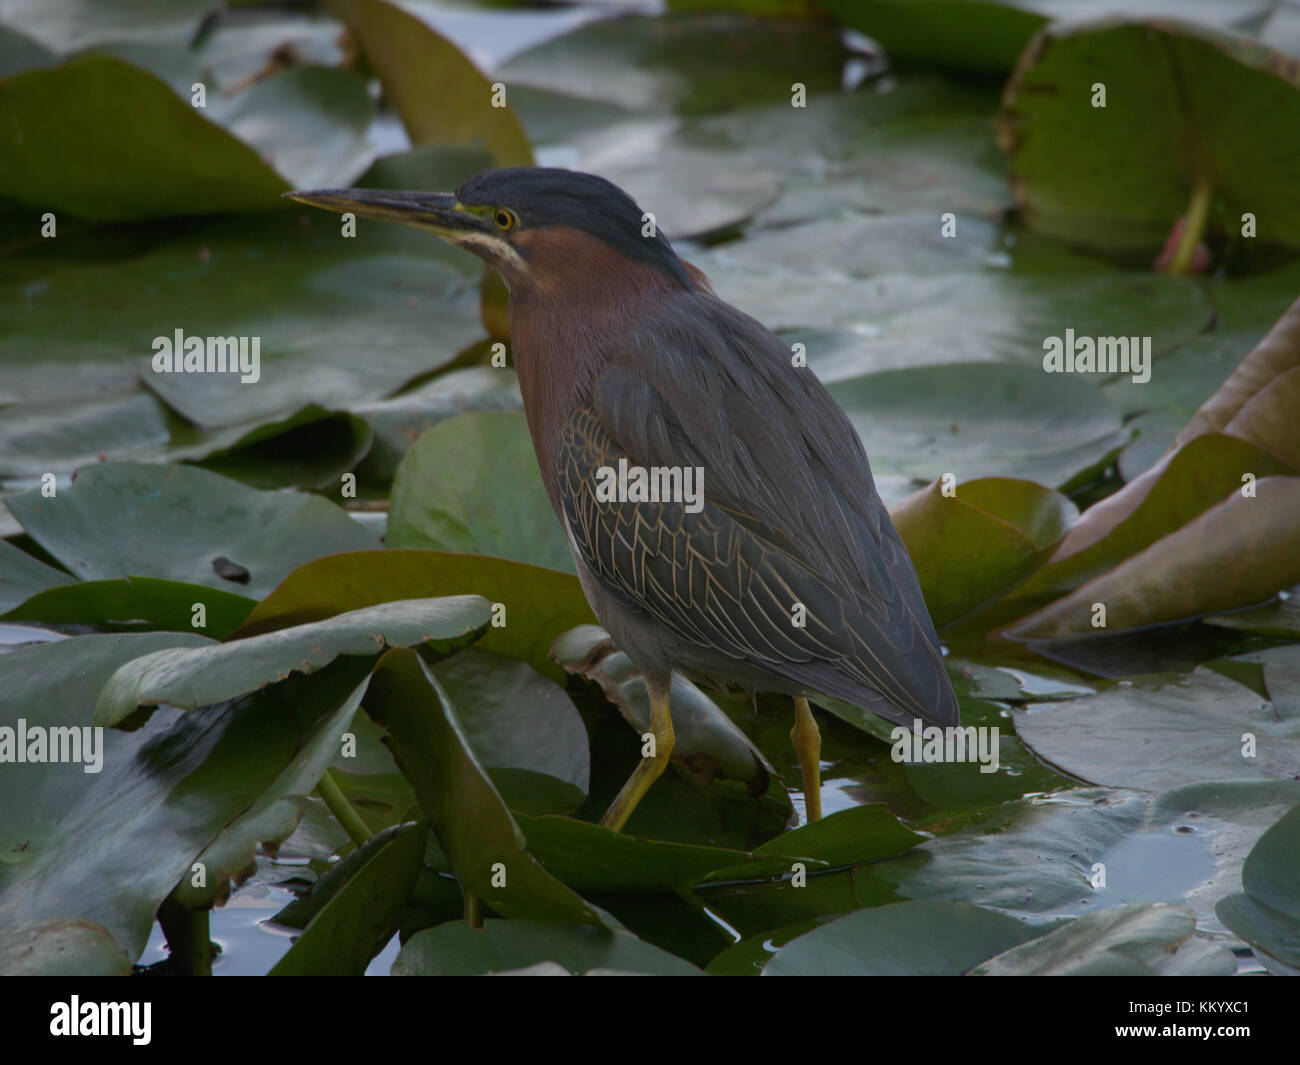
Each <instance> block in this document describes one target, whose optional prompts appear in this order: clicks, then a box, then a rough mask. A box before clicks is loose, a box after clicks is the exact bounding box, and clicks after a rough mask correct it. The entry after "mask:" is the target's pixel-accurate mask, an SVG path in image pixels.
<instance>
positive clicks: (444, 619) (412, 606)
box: [95, 595, 489, 726]
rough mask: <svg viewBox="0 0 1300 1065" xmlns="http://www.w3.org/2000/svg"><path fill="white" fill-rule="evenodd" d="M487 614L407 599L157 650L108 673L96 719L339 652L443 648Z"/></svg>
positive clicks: (269, 680)
mask: <svg viewBox="0 0 1300 1065" xmlns="http://www.w3.org/2000/svg"><path fill="white" fill-rule="evenodd" d="M488 614H489V607H488V602H487V600H485V599H483V598H482V597H479V596H470V595H465V596H448V597H446V598H442V599H410V600H403V601H400V602H396V603H383V604H381V605H379V606H373V607H366V608H364V609H362V610H353V611H350V612H348V613H346V614H340V615H338V616H337V617H334V618H330V619H329V620H328V621H316V622H312V623H310V624H307V625H298V626H295V627H293V628H288V629H280V630H279V631H277V632H268V633H266V634H265V635H262V636H249V637H246V638H244V639H241V640H231V641H229V642H227V643H223V644H218V645H216V646H213V647H204V648H196V649H190V650H181V649H172V650H166V651H155V652H154V653H153V654H149V655H145V656H143V657H141V658H138V659H136V660H135V661H134V662H130V663H128V664H126V665H124V666H123V667H122V668H121V669H119V670H118V671H117V672H116V673H114V674H113V676H112V677H110V678H109V681H108V683H107V684H105V685H104V689H103V691H102V692H100V695H99V701H98V703H97V704H96V706H95V723H96V724H97V725H106V726H111V725H116V724H118V723H120V722H121V721H122V720H123V719H124V718H126V717H128V716H129V715H131V714H133V713H135V710H136V707H138V706H141V705H146V706H156V705H158V704H161V703H166V704H168V705H170V706H178V707H181V708H183V709H187V710H193V709H197V708H198V707H200V706H210V705H212V704H214V703H218V702H222V701H224V700H228V699H234V698H236V697H238V696H240V695H244V694H246V693H248V692H251V691H256V690H258V689H259V688H263V687H265V686H266V685H268V684H274V683H275V682H276V681H279V680H283V679H284V678H286V677H288V676H289V675H290V674H291V673H304V674H311V673H315V672H317V671H318V670H321V669H323V668H325V667H326V666H327V665H329V664H330V663H331V662H333V661H334V659H336V658H338V657H339V656H341V655H344V656H376V657H377V656H379V655H381V654H382V653H383V652H384V651H385V650H386V649H387V648H389V647H409V646H414V645H418V644H423V643H427V642H433V643H435V644H437V645H439V646H440V648H442V649H444V650H445V649H449V648H451V647H455V646H456V645H458V644H464V643H465V642H467V641H468V640H472V639H473V638H474V637H475V636H477V635H478V632H479V630H481V629H483V628H484V627H485V626H486V625H487V623H488Z"/></svg>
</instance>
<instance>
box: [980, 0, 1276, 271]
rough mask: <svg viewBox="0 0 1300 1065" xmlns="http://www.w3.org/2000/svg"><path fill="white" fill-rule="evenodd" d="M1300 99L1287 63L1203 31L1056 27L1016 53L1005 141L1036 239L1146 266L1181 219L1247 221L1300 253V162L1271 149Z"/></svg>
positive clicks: (1217, 223)
mask: <svg viewBox="0 0 1300 1065" xmlns="http://www.w3.org/2000/svg"><path fill="white" fill-rule="evenodd" d="M1099 84H1100V85H1104V86H1105V90H1104V91H1105V92H1106V93H1107V96H1108V99H1107V106H1106V107H1100V106H1096V105H1094V103H1093V101H1094V99H1095V95H1094V94H1095V93H1097V92H1098V90H1097V88H1096V86H1097V85H1099ZM1298 90H1300V74H1297V72H1296V70H1295V63H1294V60H1292V59H1291V58H1290V57H1288V56H1285V55H1283V54H1281V53H1278V52H1274V51H1272V50H1271V49H1269V48H1267V47H1264V46H1262V45H1259V44H1256V43H1255V42H1253V41H1249V40H1246V39H1244V38H1241V37H1236V36H1231V35H1227V34H1223V33H1219V32H1216V31H1214V30H1211V29H1209V28H1206V27H1203V26H1197V25H1194V24H1192V23H1186V22H1177V23H1175V22H1161V21H1155V20H1143V21H1137V20H1134V21H1126V20H1125V21H1122V20H1118V19H1110V20H1105V21H1099V22H1094V23H1085V24H1072V25H1060V24H1058V25H1053V26H1050V27H1047V28H1045V29H1044V30H1043V31H1042V32H1040V33H1039V34H1038V35H1037V36H1036V37H1035V38H1034V40H1033V42H1032V43H1031V44H1030V45H1029V46H1028V47H1027V48H1026V49H1025V52H1024V54H1023V55H1022V56H1021V57H1020V60H1019V63H1018V65H1017V68H1016V71H1015V73H1014V74H1013V75H1012V77H1011V81H1010V82H1009V83H1008V85H1007V88H1006V93H1005V96H1004V101H1005V103H1004V108H1003V112H1002V114H1001V116H1000V119H999V126H998V142H999V144H1000V145H1001V146H1002V148H1003V150H1004V151H1005V152H1006V153H1007V155H1008V156H1009V157H1010V160H1011V166H1012V170H1013V174H1012V186H1013V188H1014V189H1015V190H1016V194H1017V198H1018V199H1019V201H1020V204H1021V215H1022V218H1023V220H1024V222H1025V224H1026V225H1027V226H1028V227H1029V228H1030V229H1032V230H1034V231H1035V232H1038V233H1042V234H1045V235H1048V236H1051V237H1053V238H1055V239H1059V240H1063V241H1067V242H1069V243H1071V244H1075V245H1080V246H1084V247H1088V248H1092V249H1095V250H1099V251H1106V252H1115V253H1128V254H1135V255H1139V256H1142V257H1145V258H1146V259H1147V261H1150V260H1151V259H1154V258H1155V256H1156V254H1157V252H1159V251H1160V248H1161V246H1162V245H1163V244H1164V242H1165V240H1166V238H1167V237H1168V235H1169V233H1170V231H1171V230H1172V229H1173V227H1174V224H1175V222H1177V221H1178V219H1179V218H1181V217H1183V216H1184V214H1187V215H1189V216H1192V217H1193V218H1194V221H1193V222H1192V223H1191V224H1192V225H1193V226H1194V227H1195V229H1194V230H1193V233H1196V232H1198V231H1199V230H1200V229H1201V228H1203V227H1204V226H1205V225H1206V223H1207V222H1208V227H1209V230H1210V231H1211V232H1213V233H1215V234H1224V235H1226V237H1227V239H1229V240H1236V239H1240V237H1239V234H1240V233H1241V229H1242V224H1243V221H1242V219H1243V215H1245V214H1251V215H1252V216H1253V217H1256V218H1258V219H1259V221H1260V227H1261V228H1260V230H1259V233H1260V236H1261V239H1263V240H1266V241H1268V242H1270V243H1273V244H1282V245H1286V246H1289V247H1292V248H1294V247H1297V246H1300V207H1297V205H1296V202H1295V198H1294V197H1292V196H1290V195H1289V194H1288V192H1287V191H1286V190H1288V189H1292V188H1295V187H1296V185H1297V184H1300V159H1297V158H1296V156H1295V155H1294V154H1292V153H1285V152H1283V153H1278V152H1276V151H1274V150H1273V147H1272V146H1273V145H1275V144H1279V143H1282V142H1283V140H1284V139H1285V138H1286V137H1287V135H1288V134H1287V131H1288V130H1290V129H1293V128H1294V127H1295V125H1296V123H1297V121H1300V91H1298ZM1243 116H1250V117H1249V121H1244V120H1243ZM1190 239H1192V241H1193V244H1194V241H1195V237H1194V236H1193V237H1192V238H1190Z"/></svg>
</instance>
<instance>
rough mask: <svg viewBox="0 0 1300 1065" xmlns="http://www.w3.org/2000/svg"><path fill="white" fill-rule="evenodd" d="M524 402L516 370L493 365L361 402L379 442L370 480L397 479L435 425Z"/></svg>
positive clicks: (367, 469)
mask: <svg viewBox="0 0 1300 1065" xmlns="http://www.w3.org/2000/svg"><path fill="white" fill-rule="evenodd" d="M523 407H524V401H523V397H522V396H521V395H520V394H519V380H518V378H516V377H515V372H514V371H513V370H508V369H504V368H503V369H494V368H490V367H487V366H468V367H466V368H465V369H463V370H452V371H450V372H449V373H445V374H440V375H439V376H437V377H435V378H433V380H431V381H429V382H427V383H426V384H423V385H419V386H417V387H416V388H413V389H411V390H410V391H407V392H402V393H400V394H398V395H396V396H393V397H392V398H391V399H381V400H372V401H371V402H369V403H362V404H359V405H358V406H356V407H354V408H353V413H355V414H357V415H359V416H360V417H362V418H364V419H365V420H366V421H367V422H368V423H369V424H370V426H371V428H372V429H373V430H374V444H373V445H372V446H371V449H370V453H369V454H368V455H367V456H366V462H365V466H364V468H363V471H362V472H364V473H365V474H366V479H367V480H372V481H380V482H386V481H391V480H392V479H393V477H394V476H395V475H396V473H397V467H398V465H399V463H400V462H401V461H402V458H403V456H404V455H405V454H406V453H407V452H408V451H409V450H410V449H411V447H412V446H413V445H414V444H415V442H416V441H417V440H418V439H419V438H420V436H421V435H422V434H423V433H425V432H427V431H428V430H430V429H432V428H433V427H434V426H435V425H438V424H440V423H442V422H444V421H447V420H448V419H449V418H454V417H456V415H458V414H465V413H469V412H471V411H521V410H523ZM475 460H476V461H477V460H478V457H477V456H475ZM486 461H491V459H490V458H488V459H486ZM521 474H522V471H521Z"/></svg>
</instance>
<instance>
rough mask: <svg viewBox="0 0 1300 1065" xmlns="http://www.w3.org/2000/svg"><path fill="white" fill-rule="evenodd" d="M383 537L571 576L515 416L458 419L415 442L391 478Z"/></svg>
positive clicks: (524, 431)
mask: <svg viewBox="0 0 1300 1065" xmlns="http://www.w3.org/2000/svg"><path fill="white" fill-rule="evenodd" d="M386 539H387V543H388V544H389V545H391V546H392V547H397V548H403V547H424V548H436V549H440V550H444V551H456V552H461V553H465V554H476V555H496V556H498V557H500V558H510V559H514V560H516V561H518V562H531V563H533V564H534V565H538V566H545V567H547V568H549V569H557V570H564V571H566V572H569V573H572V572H573V552H572V551H571V550H570V548H569V544H568V541H567V540H566V539H565V537H564V533H563V532H562V531H561V527H560V523H559V520H558V519H557V518H556V517H555V511H554V510H553V509H552V508H551V501H550V500H549V499H548V498H547V495H546V490H545V488H543V487H542V479H541V475H540V474H539V473H538V472H537V459H536V458H535V457H534V453H533V441H532V437H531V436H530V435H529V433H528V423H527V421H526V420H525V418H524V416H523V414H522V413H518V414H516V413H505V412H499V413H498V412H481V413H472V414H461V415H459V416H457V417H454V418H450V419H448V420H447V421H444V422H441V423H440V424H438V425H437V426H435V427H434V428H433V429H431V430H430V431H429V432H428V433H426V434H425V435H424V436H422V437H421V438H420V439H419V441H418V442H417V443H416V444H415V446H414V447H412V448H411V450H410V451H408V452H407V454H406V457H405V458H404V459H403V460H402V464H401V465H400V466H399V467H398V469H397V475H396V476H395V477H394V479H393V502H392V507H391V509H390V510H389V514H388V535H387V538H386Z"/></svg>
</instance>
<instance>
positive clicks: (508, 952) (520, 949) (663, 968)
mask: <svg viewBox="0 0 1300 1065" xmlns="http://www.w3.org/2000/svg"><path fill="white" fill-rule="evenodd" d="M546 962H552V963H554V965H553V966H552V967H548V968H546V969H544V970H540V971H539V975H542V974H543V973H544V974H546V975H576V974H579V973H588V972H591V971H592V970H597V971H604V972H610V971H612V972H626V973H647V974H657V975H661V976H702V975H703V974H702V973H701V972H700V970H698V969H697V968H695V966H693V965H691V964H689V963H688V962H685V961H682V959H681V958H678V957H675V956H674V955H672V954H669V953H668V952H667V951H663V950H660V949H659V948H658V947H655V946H652V945H651V944H649V943H644V942H642V941H641V940H639V939H637V938H636V936H634V935H632V934H630V933H628V932H623V931H615V930H612V929H608V928H594V927H591V926H590V925H563V924H546V923H543V922H540V921H524V920H513V921H485V922H484V923H483V927H482V928H471V927H470V926H469V925H467V924H466V923H465V922H464V921H448V922H447V923H446V924H441V925H439V926H438V927H437V928H426V929H425V930H424V931H423V932H417V933H416V934H415V935H414V936H412V937H411V938H410V939H409V940H408V941H407V942H406V943H405V944H403V946H402V949H401V951H399V952H398V955H397V960H396V961H394V962H393V975H394V976H474V975H480V974H490V973H506V972H518V970H521V969H526V968H528V967H531V966H541V965H543V964H544V963H546Z"/></svg>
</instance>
